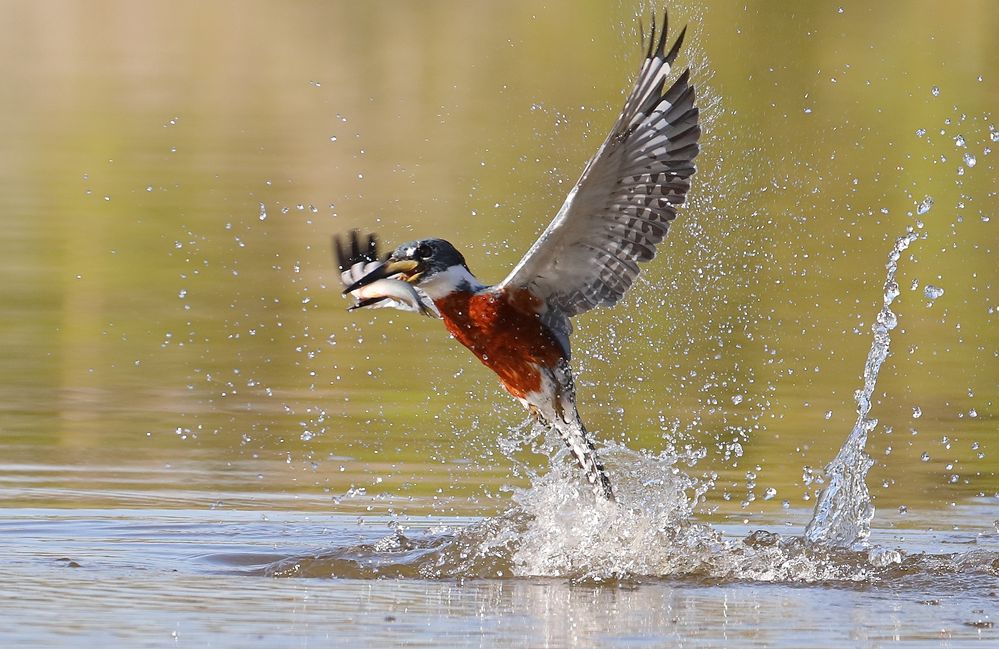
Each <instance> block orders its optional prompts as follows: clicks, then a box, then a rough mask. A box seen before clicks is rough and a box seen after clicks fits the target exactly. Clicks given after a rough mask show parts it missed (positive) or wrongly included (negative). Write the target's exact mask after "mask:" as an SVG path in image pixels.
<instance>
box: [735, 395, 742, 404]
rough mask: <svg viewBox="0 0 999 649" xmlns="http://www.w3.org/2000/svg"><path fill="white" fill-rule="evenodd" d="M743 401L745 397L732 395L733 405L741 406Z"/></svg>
mask: <svg viewBox="0 0 999 649" xmlns="http://www.w3.org/2000/svg"><path fill="white" fill-rule="evenodd" d="M742 399H743V396H742V395H741V394H733V395H732V403H734V404H735V405H739V404H740V403H742Z"/></svg>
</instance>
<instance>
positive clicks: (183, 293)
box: [177, 288, 187, 300]
mask: <svg viewBox="0 0 999 649" xmlns="http://www.w3.org/2000/svg"><path fill="white" fill-rule="evenodd" d="M177 297H179V298H180V299H182V300H183V299H184V298H185V297H187V289H186V288H182V289H180V291H178V292H177Z"/></svg>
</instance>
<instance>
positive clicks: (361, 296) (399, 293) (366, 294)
mask: <svg viewBox="0 0 999 649" xmlns="http://www.w3.org/2000/svg"><path fill="white" fill-rule="evenodd" d="M350 295H351V297H353V298H354V299H355V300H357V302H356V303H355V304H354V305H353V306H351V307H350V308H349V309H348V310H349V311H353V310H355V309H364V308H375V309H377V308H380V307H393V308H396V309H400V310H402V311H413V312H417V313H421V314H423V315H425V316H430V317H437V318H439V317H440V312H439V311H438V310H437V307H436V306H435V305H434V303H433V300H431V299H430V298H429V297H427V296H426V295H424V294H423V293H421V292H420V291H418V290H417V289H416V287H414V286H413V285H412V284H410V283H409V282H405V281H403V280H399V279H377V280H374V281H372V282H371V283H370V284H365V285H364V286H361V287H360V288H356V289H354V290H353V291H351V292H350Z"/></svg>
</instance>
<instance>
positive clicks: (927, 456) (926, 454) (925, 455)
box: [919, 451, 930, 462]
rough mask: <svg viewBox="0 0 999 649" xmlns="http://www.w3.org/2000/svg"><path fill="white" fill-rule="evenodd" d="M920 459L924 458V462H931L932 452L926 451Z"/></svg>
mask: <svg viewBox="0 0 999 649" xmlns="http://www.w3.org/2000/svg"><path fill="white" fill-rule="evenodd" d="M919 459H920V460H922V461H923V462H929V461H930V454H929V453H926V452H925V451H924V452H923V454H922V455H920V456H919Z"/></svg>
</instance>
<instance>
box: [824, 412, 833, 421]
mask: <svg viewBox="0 0 999 649" xmlns="http://www.w3.org/2000/svg"><path fill="white" fill-rule="evenodd" d="M824 416H825V418H826V420H829V419H832V410H826V414H825V415H824Z"/></svg>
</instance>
